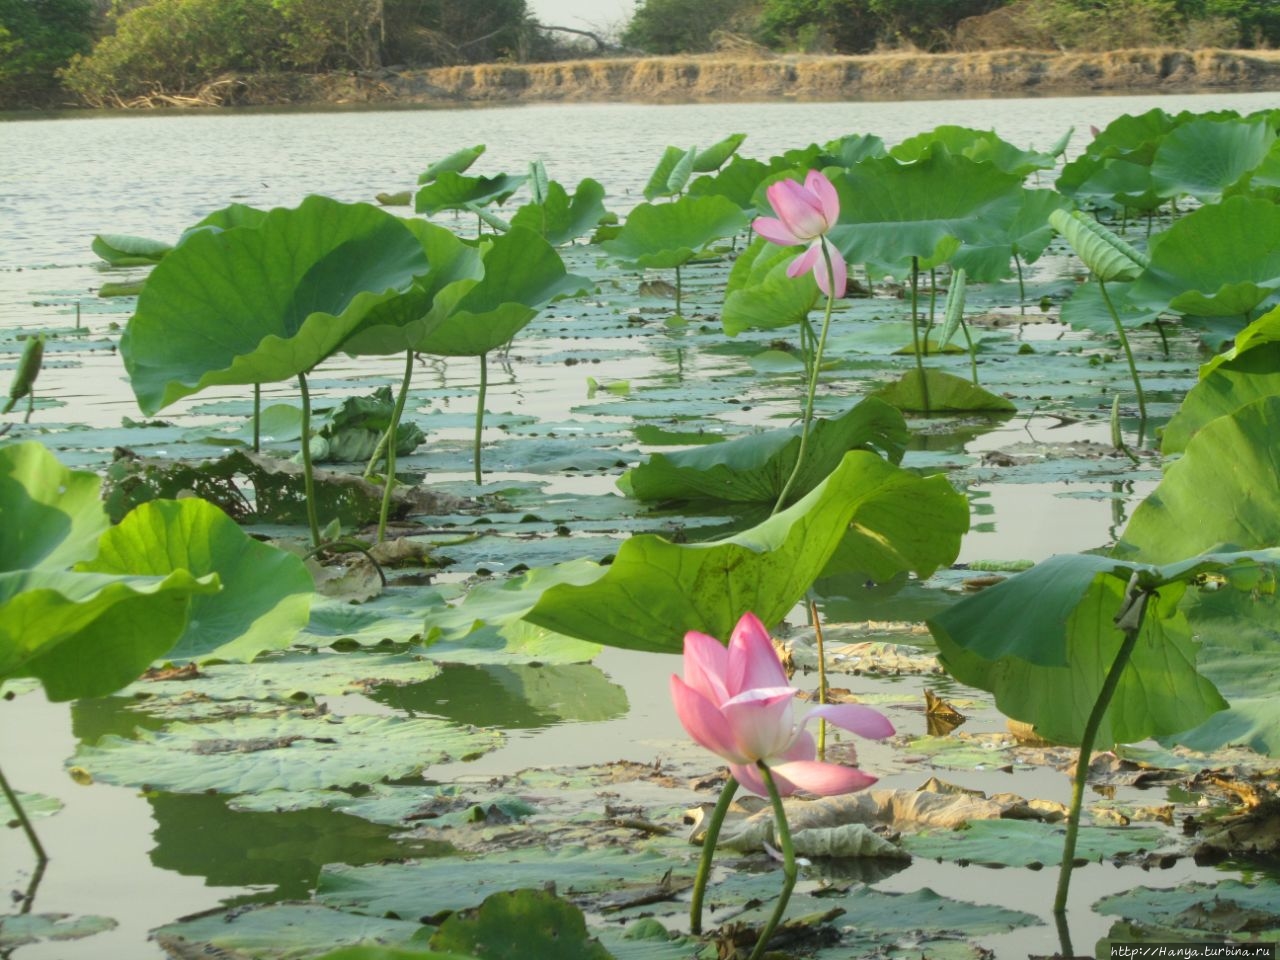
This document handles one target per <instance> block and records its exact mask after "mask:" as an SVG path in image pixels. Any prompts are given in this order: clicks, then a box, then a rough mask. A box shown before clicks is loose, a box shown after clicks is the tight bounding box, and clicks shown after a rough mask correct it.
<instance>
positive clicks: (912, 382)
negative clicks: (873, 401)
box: [871, 367, 1018, 413]
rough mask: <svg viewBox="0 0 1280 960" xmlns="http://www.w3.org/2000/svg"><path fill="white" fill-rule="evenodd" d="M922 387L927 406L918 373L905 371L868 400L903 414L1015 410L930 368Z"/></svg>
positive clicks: (961, 380) (1008, 403)
mask: <svg viewBox="0 0 1280 960" xmlns="http://www.w3.org/2000/svg"><path fill="white" fill-rule="evenodd" d="M924 383H925V385H926V386H927V388H928V391H929V401H928V403H926V402H925V396H924V391H923V390H922V389H921V388H920V373H919V371H918V370H908V371H907V372H906V373H904V374H903V375H902V376H901V377H899V378H898V379H897V380H895V381H893V382H892V383H890V384H888V385H887V386H884V387H881V388H880V389H878V390H876V391H874V392H873V393H872V394H871V396H873V397H879V398H880V399H881V400H883V401H885V402H886V403H888V404H891V405H893V406H895V407H897V408H898V409H899V410H906V411H915V410H929V411H931V412H933V413H941V412H943V411H953V412H959V411H984V412H990V413H1012V412H1014V411H1015V410H1017V409H1018V408H1017V407H1016V406H1015V405H1014V404H1013V403H1012V402H1011V401H1009V400H1006V399H1005V398H1004V397H998V396H996V395H995V394H994V393H992V392H991V391H990V390H984V389H983V388H982V387H979V386H976V385H975V384H973V383H972V382H970V381H969V380H966V379H964V378H963V377H957V376H956V375H955V374H953V373H946V372H945V371H942V370H935V369H933V368H932V367H929V368H926V369H925V371H924Z"/></svg>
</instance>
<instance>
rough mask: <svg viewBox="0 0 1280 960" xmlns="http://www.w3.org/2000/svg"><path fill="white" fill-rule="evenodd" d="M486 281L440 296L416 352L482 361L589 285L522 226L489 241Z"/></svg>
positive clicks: (464, 283)
mask: <svg viewBox="0 0 1280 960" xmlns="http://www.w3.org/2000/svg"><path fill="white" fill-rule="evenodd" d="M481 258H482V263H483V267H484V276H483V278H481V279H479V280H460V281H458V282H456V283H453V284H450V285H449V286H447V287H445V288H444V289H443V290H441V291H440V292H439V293H438V294H437V295H436V297H435V301H434V303H433V304H432V307H431V312H430V314H428V317H427V321H426V326H427V328H428V329H429V330H430V332H429V333H428V334H427V335H426V336H425V337H424V338H423V339H422V340H421V341H419V342H418V343H417V344H415V346H414V349H415V350H418V351H421V352H423V353H434V354H439V355H441V356H448V357H478V356H480V355H481V354H485V353H488V352H489V351H490V350H493V349H496V348H497V347H500V346H502V344H504V343H506V342H507V341H508V340H510V339H511V338H512V337H514V336H515V335H516V334H517V333H519V332H520V330H522V329H523V328H524V326H525V325H526V324H527V323H528V322H529V321H530V320H532V319H533V318H534V316H536V315H537V312H538V309H539V308H540V307H542V306H544V305H545V304H547V303H549V302H550V301H551V300H553V299H555V298H556V297H559V296H564V295H567V294H572V293H576V292H578V291H579V290H581V289H582V288H583V286H584V285H586V283H587V281H585V280H583V278H581V277H577V276H574V275H572V274H569V273H566V272H565V269H564V261H563V260H561V259H560V255H559V254H558V253H556V251H555V249H554V248H553V247H552V246H551V245H550V244H549V243H547V241H546V240H544V239H543V238H542V237H540V236H539V235H538V234H536V233H534V232H532V231H530V230H526V229H524V228H522V227H513V228H512V229H511V231H510V232H509V233H505V234H502V235H501V236H498V237H494V238H493V239H492V240H486V246H485V247H484V248H483V249H482V252H481Z"/></svg>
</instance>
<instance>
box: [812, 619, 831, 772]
mask: <svg viewBox="0 0 1280 960" xmlns="http://www.w3.org/2000/svg"><path fill="white" fill-rule="evenodd" d="M809 619H811V620H812V621H813V636H814V639H815V640H816V641H817V644H818V703H820V704H824V705H825V704H826V702H827V656H826V653H825V652H824V650H823V643H822V621H821V620H820V619H819V618H818V604H817V603H816V602H815V601H813V600H810V601H809ZM818 759H819V760H822V761H825V760H826V759H827V721H826V719H825V718H823V717H819V718H818Z"/></svg>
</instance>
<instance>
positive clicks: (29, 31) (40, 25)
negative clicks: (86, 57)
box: [0, 0, 93, 106]
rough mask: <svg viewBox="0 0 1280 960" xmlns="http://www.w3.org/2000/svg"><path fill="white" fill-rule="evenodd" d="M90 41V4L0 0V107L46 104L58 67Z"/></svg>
mask: <svg viewBox="0 0 1280 960" xmlns="http://www.w3.org/2000/svg"><path fill="white" fill-rule="evenodd" d="M92 41H93V28H92V8H91V7H90V4H89V0H0V105H7V106H31V105H34V104H38V103H42V102H45V101H47V100H48V99H49V98H50V97H52V96H53V95H54V94H56V92H57V90H58V81H57V76H56V74H57V70H58V68H59V67H61V66H62V65H63V64H65V63H66V62H67V61H68V60H70V59H71V58H72V56H74V55H76V54H82V53H88V52H89V49H90V47H91V46H92Z"/></svg>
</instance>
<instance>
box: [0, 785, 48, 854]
mask: <svg viewBox="0 0 1280 960" xmlns="http://www.w3.org/2000/svg"><path fill="white" fill-rule="evenodd" d="M0 791H2V792H3V793H4V798H5V799H6V800H8V801H9V806H10V807H12V808H13V812H14V814H15V815H16V816H17V818H18V824H19V826H21V827H22V832H23V833H25V834H26V835H27V842H28V843H30V844H31V849H32V850H33V851H34V852H35V855H36V864H37V866H38V868H39V870H40V872H42V873H43V872H44V865H45V864H46V863H48V862H49V854H47V853H45V849H44V844H42V843H41V842H40V838H39V837H38V836H36V831H35V828H34V827H32V826H31V820H30V819H29V818H28V817H27V811H25V810H23V809H22V804H21V803H19V802H18V795H17V793H15V792H14V789H13V787H11V786H9V781H8V780H7V779H5V775H4V771H0Z"/></svg>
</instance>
